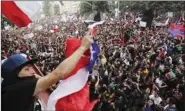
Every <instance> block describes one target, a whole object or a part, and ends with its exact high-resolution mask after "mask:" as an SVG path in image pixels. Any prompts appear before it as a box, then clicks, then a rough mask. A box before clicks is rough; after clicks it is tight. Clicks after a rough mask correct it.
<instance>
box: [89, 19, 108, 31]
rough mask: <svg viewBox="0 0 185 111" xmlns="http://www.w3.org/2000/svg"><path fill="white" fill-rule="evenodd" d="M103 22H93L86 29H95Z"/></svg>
mask: <svg viewBox="0 0 185 111" xmlns="http://www.w3.org/2000/svg"><path fill="white" fill-rule="evenodd" d="M103 23H104V21H100V22H95V23H93V24H92V25H89V26H88V28H90V29H92V28H93V27H95V26H96V25H100V24H103Z"/></svg>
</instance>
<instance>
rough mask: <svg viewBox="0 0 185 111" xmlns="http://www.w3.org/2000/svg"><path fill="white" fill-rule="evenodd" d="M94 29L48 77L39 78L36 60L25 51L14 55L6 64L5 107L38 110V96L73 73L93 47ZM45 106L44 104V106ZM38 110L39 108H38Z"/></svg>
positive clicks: (12, 110)
mask: <svg viewBox="0 0 185 111" xmlns="http://www.w3.org/2000/svg"><path fill="white" fill-rule="evenodd" d="M90 32H91V31H89V32H88V33H87V35H86V36H85V37H84V38H83V40H82V43H81V46H80V47H79V48H78V49H77V50H76V51H75V52H74V53H73V54H72V55H71V56H70V57H68V58H67V59H66V60H64V61H63V62H62V63H60V64H59V66H58V67H57V68H56V69H55V70H54V71H53V72H51V73H50V74H48V75H47V76H45V77H41V78H39V79H37V78H36V77H35V75H36V72H35V70H34V68H33V64H34V63H35V62H36V59H32V60H27V59H26V57H24V56H22V55H19V54H17V55H13V56H10V57H9V58H8V59H7V60H6V61H5V62H4V63H3V64H2V65H1V72H2V78H3V79H4V80H3V83H2V92H1V94H2V99H1V100H2V111H35V106H34V105H33V104H34V102H35V96H37V95H38V93H40V92H43V91H45V90H46V89H48V88H49V87H51V86H52V85H53V84H55V83H56V82H58V81H59V80H61V79H62V78H64V77H65V76H67V75H68V74H70V72H71V71H72V70H73V68H74V67H75V65H76V64H77V62H78V61H79V59H80V58H81V57H82V55H83V53H84V52H85V51H86V50H87V49H88V48H89V47H90V45H91V42H90V39H91V38H92V36H91V34H90ZM40 109H41V108H40ZM37 111H38V110H37Z"/></svg>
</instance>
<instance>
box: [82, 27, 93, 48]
mask: <svg viewBox="0 0 185 111" xmlns="http://www.w3.org/2000/svg"><path fill="white" fill-rule="evenodd" d="M91 32H92V30H91V29H90V30H89V31H88V32H87V34H86V35H85V37H84V38H83V39H82V44H81V46H80V47H81V48H83V49H88V48H89V47H90V46H91V44H92V43H93V39H92V38H93V35H92V33H91Z"/></svg>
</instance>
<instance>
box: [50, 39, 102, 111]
mask: <svg viewBox="0 0 185 111" xmlns="http://www.w3.org/2000/svg"><path fill="white" fill-rule="evenodd" d="M66 44H67V47H66V56H67V57H69V56H70V55H71V54H72V53H73V52H74V51H75V50H76V49H77V48H78V47H79V46H80V44H81V40H79V39H74V38H71V39H68V40H67V43H66ZM90 53H91V54H89V50H88V51H86V52H85V53H84V56H83V57H82V58H81V59H80V61H79V62H78V64H77V65H76V67H75V68H74V70H73V71H72V72H71V74H70V75H69V76H68V77H66V78H64V80H61V81H60V83H59V85H58V87H57V88H56V89H55V90H54V91H53V92H52V93H51V95H50V97H49V99H48V104H47V110H52V111H59V110H60V111H91V110H92V108H93V107H94V105H95V104H96V102H97V100H95V101H93V102H90V100H89V85H88V84H87V80H88V76H89V72H90V71H91V69H92V67H93V66H94V63H95V61H96V60H97V58H98V53H99V47H98V45H97V44H96V43H95V42H94V43H93V44H92V47H91V49H90ZM89 56H90V58H89Z"/></svg>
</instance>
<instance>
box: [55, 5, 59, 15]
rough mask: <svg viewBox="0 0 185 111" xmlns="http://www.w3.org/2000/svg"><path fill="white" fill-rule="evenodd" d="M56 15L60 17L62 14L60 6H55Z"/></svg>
mask: <svg viewBox="0 0 185 111" xmlns="http://www.w3.org/2000/svg"><path fill="white" fill-rule="evenodd" d="M54 14H55V15H59V14H60V6H59V5H58V4H55V5H54Z"/></svg>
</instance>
